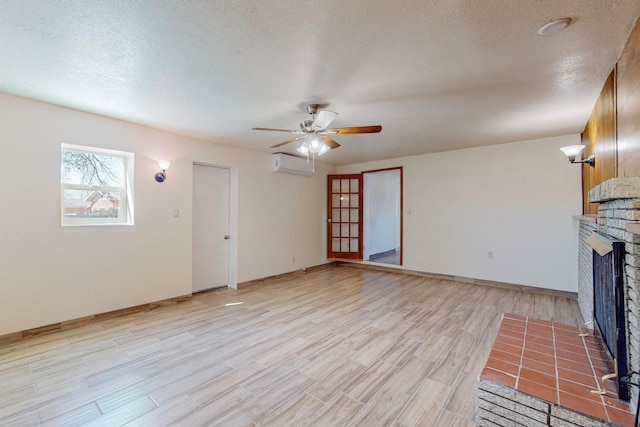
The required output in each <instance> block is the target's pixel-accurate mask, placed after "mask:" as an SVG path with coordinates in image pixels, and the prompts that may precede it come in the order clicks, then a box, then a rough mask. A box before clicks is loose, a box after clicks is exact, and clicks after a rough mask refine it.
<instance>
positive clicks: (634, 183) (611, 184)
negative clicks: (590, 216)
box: [589, 176, 640, 207]
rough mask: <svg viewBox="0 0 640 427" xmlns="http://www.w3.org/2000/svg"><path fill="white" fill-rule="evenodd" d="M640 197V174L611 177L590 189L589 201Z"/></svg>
mask: <svg viewBox="0 0 640 427" xmlns="http://www.w3.org/2000/svg"><path fill="white" fill-rule="evenodd" d="M638 198H640V176H635V177H630V178H611V179H608V180H606V181H605V182H603V183H602V184H600V185H597V186H595V187H593V188H592V189H591V190H589V201H590V202H592V203H595V202H608V201H611V200H618V199H638ZM638 207H640V205H639V206H638Z"/></svg>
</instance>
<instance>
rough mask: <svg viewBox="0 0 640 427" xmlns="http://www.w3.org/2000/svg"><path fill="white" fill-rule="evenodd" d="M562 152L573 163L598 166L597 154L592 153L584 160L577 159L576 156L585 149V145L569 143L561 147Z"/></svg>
mask: <svg viewBox="0 0 640 427" xmlns="http://www.w3.org/2000/svg"><path fill="white" fill-rule="evenodd" d="M560 150H562V152H563V153H564V154H565V156H567V157H568V158H569V161H570V162H571V163H586V164H588V165H589V166H591V167H592V168H595V167H596V155H595V154H592V155H590V156H589V157H587V158H586V159H584V160H576V156H577V155H578V154H580V153H581V152H582V150H584V145H567V146H566V147H562V148H560Z"/></svg>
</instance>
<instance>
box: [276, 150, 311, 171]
mask: <svg viewBox="0 0 640 427" xmlns="http://www.w3.org/2000/svg"><path fill="white" fill-rule="evenodd" d="M271 172H283V173H293V174H296V175H304V176H311V175H312V174H313V165H312V164H311V162H309V161H308V160H307V159H304V158H302V157H296V156H291V155H289V154H284V153H275V154H272V155H271Z"/></svg>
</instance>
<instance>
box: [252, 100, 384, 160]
mask: <svg viewBox="0 0 640 427" xmlns="http://www.w3.org/2000/svg"><path fill="white" fill-rule="evenodd" d="M319 108H320V104H309V105H307V112H308V113H309V114H310V115H311V119H310V120H304V121H302V122H301V123H300V130H288V129H272V128H253V130H267V131H272V132H287V133H292V134H294V135H298V136H296V137H295V138H293V139H289V140H287V141H284V142H281V143H279V144H276V145H273V146H272V147H271V148H277V147H281V146H283V145H285V144H289V143H291V142H296V141H302V144H300V146H299V147H298V148H297V151H298V152H299V153H302V154H304V155H306V156H309V154H310V153H311V154H312V155H313V156H315V155H316V154H317V155H318V156H321V155H323V154H324V153H326V152H327V151H329V150H330V149H332V148H338V147H339V146H340V144H338V143H337V142H336V141H335V140H334V139H333V138H331V136H333V135H346V134H354V133H378V132H380V131H381V130H382V126H377V125H376V126H357V127H346V128H331V129H327V127H329V125H330V124H331V122H333V120H334V119H335V118H336V117H337V116H338V113H335V112H333V111H329V110H319ZM329 135H331V136H329Z"/></svg>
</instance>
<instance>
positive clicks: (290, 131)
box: [251, 128, 299, 133]
mask: <svg viewBox="0 0 640 427" xmlns="http://www.w3.org/2000/svg"><path fill="white" fill-rule="evenodd" d="M251 130H268V131H271V132H288V133H297V132H299V131H295V130H290V129H272V128H251Z"/></svg>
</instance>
